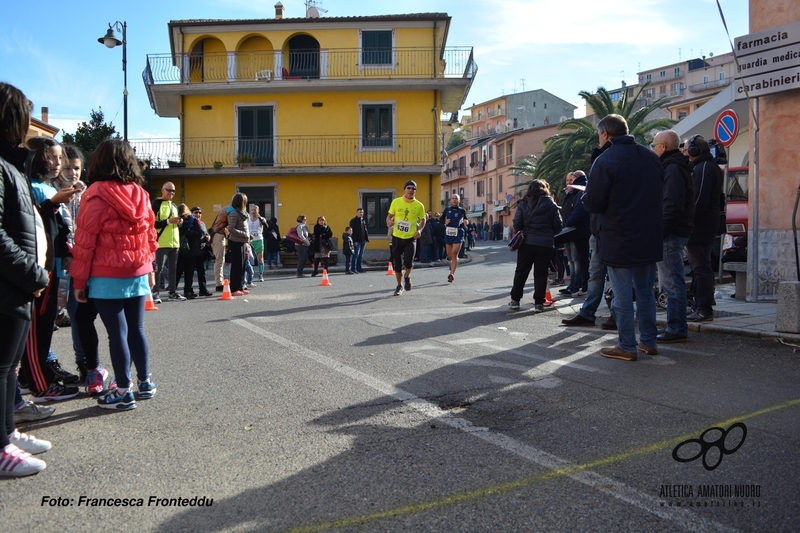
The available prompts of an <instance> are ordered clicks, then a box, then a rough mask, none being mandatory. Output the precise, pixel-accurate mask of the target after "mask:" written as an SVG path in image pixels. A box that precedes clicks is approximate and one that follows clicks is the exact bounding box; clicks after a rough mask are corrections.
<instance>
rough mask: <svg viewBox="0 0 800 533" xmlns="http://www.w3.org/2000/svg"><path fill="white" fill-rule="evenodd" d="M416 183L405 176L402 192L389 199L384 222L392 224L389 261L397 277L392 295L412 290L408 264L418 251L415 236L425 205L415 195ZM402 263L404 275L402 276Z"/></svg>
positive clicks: (423, 220)
mask: <svg viewBox="0 0 800 533" xmlns="http://www.w3.org/2000/svg"><path fill="white" fill-rule="evenodd" d="M416 193H417V183H416V182H415V181H413V180H408V181H407V182H406V185H405V191H404V193H403V196H401V197H400V198H395V199H394V200H392V205H391V206H390V207H389V214H388V215H387V216H386V225H387V226H388V227H390V228H392V262H393V263H394V275H395V276H396V277H397V288H396V289H395V291H394V295H395V296H400V295H401V294H403V290H404V289H405V290H407V291H410V290H411V279H410V276H411V268H412V267H413V266H414V255H415V254H416V251H417V239H419V236H420V233H421V231H422V228H424V227H425V206H423V205H422V202H420V201H419V200H417V199H416V198H415V197H414V196H415V195H416ZM403 267H405V279H403Z"/></svg>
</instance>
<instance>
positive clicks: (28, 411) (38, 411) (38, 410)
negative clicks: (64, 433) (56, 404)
mask: <svg viewBox="0 0 800 533" xmlns="http://www.w3.org/2000/svg"><path fill="white" fill-rule="evenodd" d="M55 411H56V410H55V409H54V408H53V407H45V406H44V405H43V406H41V407H39V406H38V405H36V404H35V403H33V402H32V401H30V400H25V404H24V405H23V406H22V407H20V408H19V409H14V422H16V423H17V424H19V423H20V422H33V421H34V420H44V419H45V418H47V417H50V416H53V413H54V412H55Z"/></svg>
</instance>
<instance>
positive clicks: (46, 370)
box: [20, 137, 80, 403]
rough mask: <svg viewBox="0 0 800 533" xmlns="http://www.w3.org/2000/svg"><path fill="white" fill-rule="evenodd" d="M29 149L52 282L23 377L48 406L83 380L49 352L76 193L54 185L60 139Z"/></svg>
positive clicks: (41, 140) (39, 140)
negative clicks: (69, 205)
mask: <svg viewBox="0 0 800 533" xmlns="http://www.w3.org/2000/svg"><path fill="white" fill-rule="evenodd" d="M26 145H27V147H28V149H30V150H31V154H30V155H29V158H28V161H27V164H28V173H29V176H30V181H31V189H32V191H33V200H34V203H35V204H36V205H37V206H38V208H39V215H40V216H41V217H42V221H43V222H44V230H45V234H46V235H47V255H46V261H45V268H47V270H48V272H49V275H50V281H49V284H48V288H47V290H46V291H45V292H44V295H43V296H42V297H41V298H37V299H36V301H35V302H34V309H36V310H37V312H36V313H34V314H33V316H32V322H31V330H30V333H29V334H28V340H27V343H26V346H25V357H23V359H22V366H21V370H20V378H21V381H23V382H24V383H27V384H28V388H29V389H30V390H31V391H32V392H34V397H33V401H34V402H36V403H44V402H49V401H55V400H66V399H68V398H73V397H75V396H77V395H78V388H77V387H71V386H68V385H67V384H70V383H76V382H77V381H78V380H79V379H80V378H79V377H78V376H76V375H75V374H72V373H70V372H68V371H66V370H64V369H63V368H62V367H61V364H60V363H59V362H58V359H57V358H56V356H55V355H54V354H53V353H52V351H51V350H50V345H51V342H52V340H53V326H54V325H55V319H56V315H57V314H58V285H59V278H61V277H63V276H64V271H65V270H69V267H70V262H71V261H72V253H71V251H70V243H69V238H70V225H69V223H68V222H67V219H68V218H69V215H68V214H67V210H66V208H65V207H64V205H65V204H66V203H68V202H70V201H72V199H73V198H74V197H75V194H76V192H77V189H74V188H72V187H68V188H64V189H61V190H59V189H56V188H55V187H53V186H52V185H51V182H52V180H54V179H55V178H56V177H57V176H58V175H59V174H60V172H61V168H62V167H63V166H64V151H63V149H62V147H61V145H60V144H59V143H58V141H56V140H55V139H51V138H50V137H33V138H31V139H28V141H27V143H26Z"/></svg>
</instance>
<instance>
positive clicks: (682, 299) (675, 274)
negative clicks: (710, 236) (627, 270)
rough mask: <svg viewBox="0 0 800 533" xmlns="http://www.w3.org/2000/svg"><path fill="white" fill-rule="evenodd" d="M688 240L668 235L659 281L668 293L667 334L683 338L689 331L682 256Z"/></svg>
mask: <svg viewBox="0 0 800 533" xmlns="http://www.w3.org/2000/svg"><path fill="white" fill-rule="evenodd" d="M688 240H689V239H688V238H687V237H678V236H677V235H668V236H667V238H666V239H664V260H663V261H660V262H659V263H658V279H659V281H660V282H661V286H662V287H664V290H665V291H666V293H667V333H672V334H673V335H678V336H681V337H685V336H686V335H687V333H688V331H689V327H688V325H687V324H686V275H685V274H684V270H683V257H682V256H681V252H682V251H683V247H684V246H686V241H688Z"/></svg>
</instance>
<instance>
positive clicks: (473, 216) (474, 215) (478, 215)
mask: <svg viewBox="0 0 800 533" xmlns="http://www.w3.org/2000/svg"><path fill="white" fill-rule="evenodd" d="M485 214H486V211H479V212H477V213H467V218H478V217H482V216H483V215H485Z"/></svg>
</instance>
